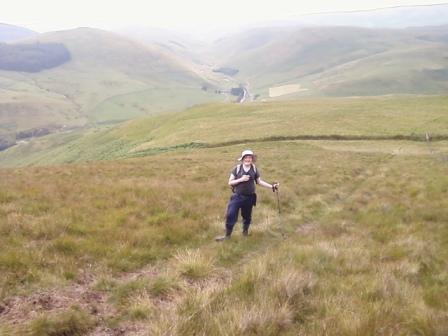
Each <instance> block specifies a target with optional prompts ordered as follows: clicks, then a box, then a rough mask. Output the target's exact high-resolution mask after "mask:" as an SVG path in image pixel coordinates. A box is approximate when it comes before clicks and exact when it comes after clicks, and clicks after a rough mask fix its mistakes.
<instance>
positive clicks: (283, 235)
mask: <svg viewBox="0 0 448 336" xmlns="http://www.w3.org/2000/svg"><path fill="white" fill-rule="evenodd" d="M275 194H276V196H277V208H278V224H279V225H280V234H281V235H282V238H285V232H284V230H283V226H282V212H281V209H280V195H279V193H278V188H275Z"/></svg>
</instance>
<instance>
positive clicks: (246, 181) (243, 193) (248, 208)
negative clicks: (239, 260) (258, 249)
mask: <svg viewBox="0 0 448 336" xmlns="http://www.w3.org/2000/svg"><path fill="white" fill-rule="evenodd" d="M238 161H240V162H241V163H240V164H238V165H237V166H235V167H234V168H233V169H232V171H231V173H230V177H229V186H230V187H232V191H233V193H232V196H231V197H230V201H229V203H228V204H227V213H226V225H225V234H224V235H223V236H219V237H216V241H222V240H224V239H228V238H230V236H231V235H232V231H233V226H234V225H235V223H236V222H237V220H238V212H239V210H240V209H241V217H243V235H244V236H247V235H248V234H249V226H250V222H251V219H252V207H254V206H255V204H256V203H257V194H255V183H256V184H259V185H261V186H262V187H266V188H269V189H272V191H276V190H277V189H278V186H279V183H277V182H274V183H272V184H270V183H267V182H265V181H263V180H262V179H261V178H260V172H259V171H258V169H257V168H256V167H255V165H254V162H255V161H256V156H255V154H254V153H253V152H252V151H251V150H245V151H243V152H242V153H241V157H240V158H239V159H238Z"/></svg>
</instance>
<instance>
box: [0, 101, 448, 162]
mask: <svg viewBox="0 0 448 336" xmlns="http://www.w3.org/2000/svg"><path fill="white" fill-rule="evenodd" d="M447 115H448V100H447V97H444V96H441V97H438V96H427V97H425V96H402V97H378V98H325V99H316V98H306V99H301V100H297V101H285V102H281V103H280V102H277V103H252V104H249V105H235V104H208V105H202V106H197V107H194V108H191V109H189V110H187V111H184V112H181V113H175V114H167V115H163V116H155V117H151V118H145V119H137V120H135V121H130V122H128V123H126V124H123V125H119V126H115V127H113V126H107V127H102V128H97V129H92V130H89V131H87V132H85V131H73V132H69V133H60V134H56V135H52V136H48V137H43V138H39V139H35V141H32V142H29V143H23V144H20V145H18V146H15V147H13V148H10V149H8V150H6V151H3V152H1V153H0V166H4V167H8V166H9V167H11V166H17V165H30V164H33V165H48V164H55V163H65V162H75V161H92V160H108V159H116V158H126V157H133V156H145V155H151V154H154V153H158V152H161V151H167V150H176V149H182V148H189V147H197V146H217V145H220V144H222V143H228V142H234V143H244V142H247V141H257V140H265V139H269V138H274V137H289V138H294V137H303V136H325V135H332V136H345V137H375V136H376V137H378V136H385V137H396V136H414V137H416V138H418V139H420V140H424V138H425V133H427V132H428V133H430V134H432V135H433V136H437V135H438V136H443V137H447V136H448V133H447V132H448V128H447V125H448V119H447Z"/></svg>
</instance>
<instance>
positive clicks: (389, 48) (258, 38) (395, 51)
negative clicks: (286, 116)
mask: <svg viewBox="0 0 448 336" xmlns="http://www.w3.org/2000/svg"><path fill="white" fill-rule="evenodd" d="M447 36H448V26H440V27H421V28H409V29H368V28H356V27H301V28H297V27H294V28H290V27H280V28H259V29H252V30H249V31H246V32H244V33H241V34H235V35H232V36H228V37H226V38H223V39H221V40H218V41H216V42H215V44H214V54H215V58H216V59H218V58H219V57H220V56H219V55H226V56H224V57H222V56H221V60H222V63H221V64H220V65H221V66H223V67H230V68H235V69H238V70H239V72H238V75H237V79H239V80H240V81H241V82H243V83H246V84H247V85H249V86H250V88H251V89H252V92H251V93H252V94H253V95H254V94H258V95H260V96H261V97H265V98H266V97H269V95H270V92H272V90H277V91H276V92H278V91H281V90H282V88H284V91H285V92H287V93H290V92H291V90H289V89H290V88H291V85H295V87H296V90H295V91H296V94H298V95H337V96H347V95H349V96H350V95H381V94H394V93H419V94H422V93H430V94H437V93H439V94H441V93H445V92H446V90H448V81H447V79H448V77H447V72H448V58H447V57H446V55H447V54H448V43H447ZM225 50H227V53H226V52H225ZM293 91H294V90H293ZM271 96H272V95H271Z"/></svg>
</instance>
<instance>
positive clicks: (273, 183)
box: [272, 182, 280, 192]
mask: <svg viewBox="0 0 448 336" xmlns="http://www.w3.org/2000/svg"><path fill="white" fill-rule="evenodd" d="M279 185H280V183H278V182H272V192H275V191H277V190H278V186H279Z"/></svg>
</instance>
